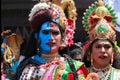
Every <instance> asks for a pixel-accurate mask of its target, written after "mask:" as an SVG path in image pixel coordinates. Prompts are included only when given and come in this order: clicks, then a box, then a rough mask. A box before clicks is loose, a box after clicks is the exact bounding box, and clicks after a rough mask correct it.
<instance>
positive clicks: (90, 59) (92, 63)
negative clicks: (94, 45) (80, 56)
mask: <svg viewBox="0 0 120 80" xmlns="http://www.w3.org/2000/svg"><path fill="white" fill-rule="evenodd" d="M90 60H91V65H93V57H92V54H91V59H90Z"/></svg>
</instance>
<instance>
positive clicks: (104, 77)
mask: <svg viewBox="0 0 120 80" xmlns="http://www.w3.org/2000/svg"><path fill="white" fill-rule="evenodd" d="M111 71H112V66H111V65H108V66H106V67H105V68H102V69H97V68H95V67H94V65H92V66H91V67H90V72H95V73H97V74H98V75H99V76H100V80H108V78H109V76H110V73H111Z"/></svg>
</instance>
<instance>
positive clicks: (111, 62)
mask: <svg viewBox="0 0 120 80" xmlns="http://www.w3.org/2000/svg"><path fill="white" fill-rule="evenodd" d="M112 64H113V55H112V57H111V66H112Z"/></svg>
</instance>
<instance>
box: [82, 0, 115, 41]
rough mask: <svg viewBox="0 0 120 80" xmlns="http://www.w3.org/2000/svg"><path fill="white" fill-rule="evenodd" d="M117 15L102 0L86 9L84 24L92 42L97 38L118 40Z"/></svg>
mask: <svg viewBox="0 0 120 80" xmlns="http://www.w3.org/2000/svg"><path fill="white" fill-rule="evenodd" d="M116 21H117V17H116V14H115V12H114V10H113V9H112V7H109V6H108V5H107V4H104V3H103V1H102V0H98V2H95V4H92V5H91V6H90V7H89V9H87V10H86V12H85V13H84V17H83V26H84V28H85V30H86V31H87V32H88V34H89V40H90V42H92V41H93V40H94V39H96V38H107V39H110V40H111V41H112V42H114V41H115V40H116V33H115V26H116Z"/></svg>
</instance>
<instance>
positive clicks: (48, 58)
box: [41, 52, 60, 63]
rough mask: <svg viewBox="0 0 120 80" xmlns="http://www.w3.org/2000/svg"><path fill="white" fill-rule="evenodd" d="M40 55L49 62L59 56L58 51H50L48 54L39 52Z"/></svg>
mask: <svg viewBox="0 0 120 80" xmlns="http://www.w3.org/2000/svg"><path fill="white" fill-rule="evenodd" d="M41 57H43V58H44V59H45V60H46V62H47V63H48V62H51V61H52V60H54V59H55V58H58V57H60V55H59V53H58V52H56V53H50V54H41Z"/></svg>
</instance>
